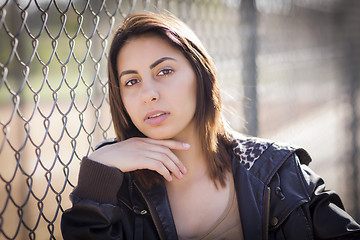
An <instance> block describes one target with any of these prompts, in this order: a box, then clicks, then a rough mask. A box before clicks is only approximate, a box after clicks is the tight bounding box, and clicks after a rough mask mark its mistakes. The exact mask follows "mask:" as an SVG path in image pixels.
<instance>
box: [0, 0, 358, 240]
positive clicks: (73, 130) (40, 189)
mask: <svg viewBox="0 0 360 240" xmlns="http://www.w3.org/2000/svg"><path fill="white" fill-rule="evenodd" d="M244 1H248V0H243V1H240V0H207V1H206V0H195V1H191V0H154V1H151V0H143V1H139V0H138V1H136V0H123V1H119V0H102V1H96V0H86V1H85V0H84V1H82V0H57V1H56V0H16V1H15V0H14V1H11V0H7V1H1V0H0V46H1V51H0V77H1V80H0V113H1V114H0V115H1V117H0V127H1V133H0V239H36V238H37V239H61V238H62V237H61V233H60V218H61V213H62V212H63V211H64V210H65V209H67V208H69V207H70V206H71V203H70V200H69V198H68V196H69V194H70V192H71V191H72V190H73V188H74V187H75V186H76V184H77V174H78V170H79V166H80V160H81V158H82V157H83V156H85V155H87V154H89V153H90V152H91V151H93V150H94V146H95V145H96V144H97V143H99V142H100V141H101V140H102V139H105V138H109V137H113V136H114V132H113V129H112V123H111V117H110V113H109V105H108V100H107V90H108V87H107V72H106V68H107V66H106V64H107V50H108V45H109V42H110V39H111V37H112V33H113V31H114V28H116V26H118V25H119V24H120V22H121V20H122V19H123V18H124V17H125V16H127V15H128V14H130V13H133V12H139V11H151V12H161V11H164V10H166V11H169V12H171V13H173V14H175V15H176V16H178V17H179V18H181V19H182V20H184V21H185V22H186V23H187V24H188V25H190V27H191V28H192V29H194V31H195V32H196V34H197V35H198V36H199V38H200V39H201V40H202V41H203V42H204V44H205V46H206V47H207V48H208V50H209V52H210V54H211V55H212V57H213V58H214V61H215V64H216V66H217V71H218V76H219V79H220V81H221V85H222V87H223V90H222V94H223V101H224V104H225V110H226V112H225V114H226V117H227V119H228V121H229V122H230V124H231V126H232V127H233V128H235V129H237V130H243V129H244V125H245V122H246V121H245V120H246V119H244V118H243V117H242V111H243V110H242V99H243V96H244V94H243V88H254V87H256V85H254V86H248V85H246V86H244V85H243V84H242V78H243V76H244V75H242V71H246V69H244V70H243V69H242V66H243V63H244V61H243V58H244V57H245V58H246V56H244V55H243V53H244V52H246V51H243V50H242V42H241V40H242V37H241V36H244V35H246V31H244V29H246V28H244V26H242V25H241V24H242V21H244V20H241V10H240V6H241V3H242V2H244ZM252 2H254V3H256V9H255V11H256V13H257V14H258V22H257V26H256V27H257V31H258V45H255V46H254V47H255V48H257V51H255V52H256V54H257V56H256V59H255V60H256V62H257V72H255V74H257V76H255V79H256V78H258V83H259V86H258V88H257V89H258V96H259V103H260V106H261V105H262V104H264V106H265V107H264V108H263V109H260V110H259V129H260V130H259V131H260V134H263V135H265V136H271V135H272V132H273V131H279V129H280V127H281V126H284V125H286V124H288V123H289V122H292V121H294V119H296V118H299V113H303V111H302V109H304V108H305V109H314V108H315V107H314V106H317V105H318V104H319V103H323V102H326V101H328V100H329V99H330V98H332V97H334V96H338V95H341V96H343V95H344V94H343V93H344V90H341V89H342V88H339V85H340V84H339V83H340V82H339V79H342V78H341V77H339V76H344V75H343V74H344V73H343V72H344V67H343V65H346V67H349V66H348V65H347V64H345V63H344V62H346V61H345V60H344V59H348V58H347V57H346V54H344V51H343V50H344V46H347V44H346V43H344V42H345V40H344V39H342V38H341V37H336V32H334V27H333V26H334V24H335V27H337V25H336V24H338V25H340V26H343V25H346V26H348V27H347V29H350V30H348V35H349V36H348V35H346V36H348V38H349V39H350V40H351V41H354V42H353V45H354V46H355V47H353V49H354V51H355V52H356V55H355V56H357V60H356V61H357V62H356V61H355V60H354V61H355V63H354V61H353V62H352V64H355V69H357V68H356V67H358V65H356V64H357V63H358V62H359V59H358V56H360V54H358V53H359V49H360V48H359V44H358V43H359V42H360V41H356V39H358V37H359V32H360V31H359V28H358V26H359V23H360V21H359V18H358V16H359V15H360V14H359V13H360V8H359V4H356V3H354V1H347V4H346V6H347V7H346V8H345V7H342V8H339V6H344V5H340V3H339V2H340V1H336V0H333V1H328V2H325V1H320V0H318V1H313V2H310V1H306V0H292V1H291V0H281V1H266V0H257V1H252ZM349 6H350V7H349ZM350 10H351V16H352V17H353V18H346V19H345V20H344V16H349V15H348V13H349V11H350ZM341 14H343V15H341ZM339 15H341V16H340V17H342V18H341V19H343V20H341V21H342V22H341V21H340V23H339V22H337V21H335V22H334V19H335V20H336V19H337V18H336V16H339ZM309 19H310V20H309ZM316 21H317V22H316ZM315 22H316V24H315ZM348 23H350V25H348ZM342 24H343V25H342ZM294 26H296V28H295V27H294ZM320 28H321V32H320V33H319V29H320ZM336 29H338V28H336ZM313 34H315V35H316V36H315V37H314V36H313ZM334 36H335V37H334ZM341 36H342V37H344V36H345V35H344V34H341ZM348 38H347V39H348ZM354 39H355V40H354ZM345 49H346V47H345ZM351 56H353V55H351ZM338 66H342V67H338ZM352 66H354V65H352ZM304 69H306V70H304ZM351 71H355V72H356V71H358V70H354V69H353V68H352V69H351ZM310 72H311V74H310ZM357 73H358V72H357ZM324 75H325V77H324ZM321 76H322V77H321ZM324 78H325V79H324ZM355 79H356V81H357V80H358V77H356V76H355ZM325 80H326V81H325ZM297 82H301V83H302V84H299V85H296V84H297ZM325 82H326V83H325ZM307 83H311V84H307ZM313 83H315V86H316V87H319V86H325V90H319V89H318V88H315V90H311V92H308V88H307V87H308V86H310V85H311V87H312V88H311V89H314V84H313ZM295 85H296V89H299V88H300V89H301V90H294V86H295ZM355 85H356V84H355ZM355 85H354V86H355ZM280 86H281V87H280ZM356 86H357V85H356ZM304 89H306V90H305V92H306V94H309V95H314V96H315V95H316V97H315V98H305V100H304V98H303V96H300V95H301V93H300V91H302V90H304ZM329 89H330V93H329V91H328V90H329ZM339 89H340V90H339ZM351 89H352V90H354V89H356V88H355V87H352V88H351ZM326 91H328V94H326ZM356 92H357V91H354V94H355V99H356ZM284 93H285V94H284ZM289 93H290V94H289ZM284 95H291V98H290V100H289V99H285V102H290V105H289V104H288V105H286V106H287V108H286V109H283V108H281V107H279V102H284V98H283V97H284ZM345 95H346V94H345ZM285 97H288V96H285ZM344 101H346V100H342V102H344ZM353 101H354V100H353ZM355 102H356V101H355ZM354 104H355V103H353V105H354ZM289 108H291V109H292V110H293V109H298V110H297V111H296V112H295V111H294V112H291V111H290V112H291V114H289ZM355 113H356V112H355ZM356 114H357V113H356ZM356 114H355V115H356ZM300 115H301V114H300ZM269 119H271V120H269ZM281 119H283V120H281ZM284 119H285V120H284ZM345 120H346V119H345ZM274 122H276V123H277V124H274ZM349 122H350V121H349ZM355 126H357V125H356V124H355ZM351 130H352V131H355V132H358V129H357V128H355V130H354V127H353V128H351ZM344 131H349V128H347V129H346V130H344ZM357 144H358V143H357V142H356V141H355V145H354V146H355V147H353V148H352V149H355V150H356V149H357V148H358V147H357ZM355 150H354V151H355ZM323 158H326V156H325V157H323ZM354 158H355V164H356V161H357V159H358V156H357V155H356V154H355V157H354ZM357 167H358V166H357ZM344 181H346V179H345V180H343V182H344ZM352 183H354V182H352ZM355 183H356V182H355ZM355 185H356V186H357V184H355ZM344 194H345V193H344ZM358 201H359V200H358V199H357V200H356V199H355V200H353V201H351V200H348V201H347V203H348V204H349V205H350V206H356V204H357V203H358ZM359 204H360V203H359Z"/></svg>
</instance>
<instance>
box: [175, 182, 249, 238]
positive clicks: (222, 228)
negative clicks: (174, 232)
mask: <svg viewBox="0 0 360 240" xmlns="http://www.w3.org/2000/svg"><path fill="white" fill-rule="evenodd" d="M231 179H232V178H231ZM229 195H230V197H229V201H228V204H227V207H226V209H225V211H224V212H223V214H222V215H221V216H220V218H219V219H218V221H216V222H215V224H214V225H213V226H212V227H210V229H209V230H208V231H207V232H206V233H205V234H203V235H202V236H199V237H196V238H186V237H183V236H178V237H179V240H200V239H201V240H210V239H211V240H213V239H217V240H220V239H221V240H232V239H236V240H238V239H239V240H243V239H244V237H243V232H242V227H241V221H240V215H239V210H238V204H237V200H236V194H235V187H234V182H233V181H230V194H229Z"/></svg>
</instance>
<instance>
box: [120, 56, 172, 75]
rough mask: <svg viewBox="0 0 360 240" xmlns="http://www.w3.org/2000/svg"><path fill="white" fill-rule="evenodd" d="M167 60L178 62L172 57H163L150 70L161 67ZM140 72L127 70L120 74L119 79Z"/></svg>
mask: <svg viewBox="0 0 360 240" xmlns="http://www.w3.org/2000/svg"><path fill="white" fill-rule="evenodd" d="M166 60H173V61H176V59H175V58H172V57H162V58H160V59H158V60H156V61H155V62H154V63H152V64H151V65H150V69H153V68H154V67H156V66H157V65H159V64H160V63H162V62H164V61H166ZM137 73H138V72H137V71H135V70H125V71H123V72H121V73H120V75H119V79H121V77H122V76H124V75H126V74H137Z"/></svg>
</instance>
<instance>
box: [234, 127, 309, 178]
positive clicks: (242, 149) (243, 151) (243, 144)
mask: <svg viewBox="0 0 360 240" xmlns="http://www.w3.org/2000/svg"><path fill="white" fill-rule="evenodd" d="M231 147H232V152H233V161H235V162H236V163H240V164H241V165H243V166H244V167H245V168H246V169H247V170H251V171H256V169H257V168H263V167H265V165H268V167H270V166H272V167H274V168H276V167H280V166H281V165H282V164H283V163H284V161H285V160H286V159H287V158H289V157H290V156H291V155H296V156H297V157H298V158H299V160H300V163H302V164H306V165H308V164H309V163H310V162H311V158H310V156H309V154H308V153H307V152H306V151H305V150H304V149H302V148H300V147H297V146H292V145H290V144H286V143H280V142H276V141H272V140H268V139H263V138H257V137H250V136H246V135H243V134H240V133H238V132H231ZM255 163H256V164H255ZM269 164H270V165H269ZM268 170H270V169H268Z"/></svg>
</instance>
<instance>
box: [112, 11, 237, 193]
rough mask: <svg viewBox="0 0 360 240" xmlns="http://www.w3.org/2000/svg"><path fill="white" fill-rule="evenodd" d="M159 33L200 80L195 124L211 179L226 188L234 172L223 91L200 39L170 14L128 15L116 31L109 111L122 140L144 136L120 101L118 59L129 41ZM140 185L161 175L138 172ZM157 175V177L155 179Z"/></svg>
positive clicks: (113, 45) (146, 184)
mask: <svg viewBox="0 0 360 240" xmlns="http://www.w3.org/2000/svg"><path fill="white" fill-rule="evenodd" d="M148 33H151V34H157V35H158V36H160V37H163V38H164V39H165V40H167V41H168V42H169V43H170V44H172V45H173V46H175V47H176V48H177V49H179V50H180V51H181V52H182V53H183V54H184V56H185V57H186V58H187V60H188V61H189V62H190V63H191V65H192V67H193V70H194V71H195V74H196V78H197V95H196V98H197V99H196V112H195V116H194V119H195V123H196V126H197V128H198V129H199V136H201V139H202V140H203V141H202V143H201V146H202V150H203V151H204V154H205V157H206V159H207V161H208V173H209V177H210V178H211V179H212V180H213V181H214V184H215V186H218V185H217V184H218V183H220V185H221V186H225V185H226V172H228V171H230V170H231V161H230V155H229V153H228V152H227V148H228V147H227V146H228V144H229V141H230V140H229V137H228V135H227V133H226V131H225V128H224V123H223V121H222V117H221V107H222V104H221V97H220V89H219V86H218V83H217V80H216V74H215V67H214V64H213V62H212V60H211V57H210V56H209V54H208V53H207V51H206V49H205V48H204V47H203V45H202V44H201V42H200V40H199V39H198V38H197V36H196V35H195V34H194V33H193V32H192V31H191V30H190V28H189V27H188V26H186V25H185V24H184V23H183V22H181V21H180V20H179V19H177V18H176V17H174V16H171V15H169V14H166V15H165V14H155V13H138V14H133V15H130V16H128V17H127V18H125V19H124V21H123V24H122V25H121V26H120V27H119V28H118V29H117V30H116V32H115V36H114V38H113V41H112V43H111V46H110V52H109V58H108V74H109V100H110V109H111V114H112V119H113V124H114V128H115V133H116V135H117V138H118V140H119V141H122V140H125V139H128V138H131V137H143V136H144V135H143V134H142V133H141V132H140V131H139V130H138V129H137V128H136V127H135V125H134V124H133V123H132V121H131V119H130V117H129V115H128V113H127V111H126V109H125V107H124V104H123V102H122V99H121V95H120V86H119V79H118V72H117V56H118V53H119V51H120V50H121V48H122V47H123V46H124V44H125V43H126V41H127V40H128V39H130V38H133V37H138V36H141V35H144V34H148ZM136 175H137V177H138V179H139V180H140V182H141V183H142V184H143V185H145V186H150V185H151V184H152V183H154V182H156V181H158V180H159V179H160V178H159V175H157V174H154V173H153V172H150V171H146V170H139V171H136ZM156 175H157V176H156Z"/></svg>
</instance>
